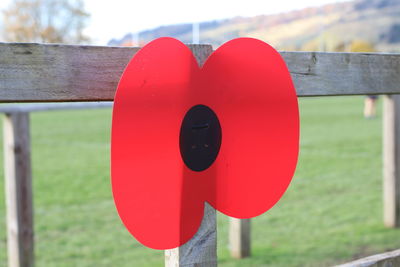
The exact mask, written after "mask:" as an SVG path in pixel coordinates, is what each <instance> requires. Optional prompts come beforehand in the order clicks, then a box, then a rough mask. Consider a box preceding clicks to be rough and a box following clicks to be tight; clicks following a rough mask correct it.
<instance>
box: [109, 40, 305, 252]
mask: <svg viewBox="0 0 400 267" xmlns="http://www.w3.org/2000/svg"><path fill="white" fill-rule="evenodd" d="M111 144H112V152H111V167H112V173H111V174H112V190H113V195H114V200H115V205H116V207H117V210H118V213H119V215H120V217H121V219H122V221H123V223H124V224H125V226H126V228H127V229H128V230H129V232H130V233H131V234H132V235H133V236H134V237H135V238H136V239H137V240H139V241H140V242H141V243H143V244H144V245H146V246H148V247H151V248H155V249H170V248H175V247H177V246H180V245H182V244H184V243H185V242H187V241H188V240H189V239H190V238H191V237H192V236H193V235H194V234H195V233H196V231H197V229H198V228H199V226H200V223H201V220H202V217H203V211H204V202H208V203H209V204H211V205H212V206H213V207H214V208H215V209H217V210H218V211H220V212H222V213H224V214H226V215H228V216H231V217H236V218H250V217H254V216H257V215H260V214H262V213H263V212H265V211H267V210H268V209H270V208H271V207H272V206H274V205H275V203H276V202H277V201H278V200H279V199H280V198H281V196H282V195H283V193H284V192H285V190H286V188H287V187H288V185H289V183H290V181H291V179H292V176H293V174H294V171H295V168H296V164H297V157H298V150H299V112H298V105H297V97H296V92H295V88H294V86H293V83H292V80H291V78H290V74H289V72H288V69H287V67H286V65H285V62H284V61H283V59H282V58H281V56H280V55H279V53H278V52H277V51H275V50H274V49H273V48H272V47H271V46H269V45H268V44H266V43H264V42H262V41H259V40H256V39H250V38H239V39H235V40H232V41H229V42H227V43H225V44H224V45H222V46H221V47H220V48H218V49H217V50H216V51H215V52H214V53H213V54H212V55H211V56H210V57H209V58H208V60H207V61H206V63H205V64H204V66H203V67H202V68H200V67H199V66H198V64H197V62H196V59H195V58H194V56H193V54H192V53H191V51H190V50H189V49H188V48H187V47H186V46H185V45H184V44H183V43H181V42H180V41H178V40H175V39H172V38H160V39H157V40H155V41H153V42H151V43H149V44H148V45H146V46H145V47H143V48H142V49H141V50H140V51H139V52H138V53H137V54H136V55H135V56H134V57H133V59H132V60H131V61H130V63H129V64H128V66H127V68H126V69H125V72H124V74H123V75H122V78H121V80H120V82H119V85H118V90H117V93H116V95H115V99H114V108H113V118H112V140H111Z"/></svg>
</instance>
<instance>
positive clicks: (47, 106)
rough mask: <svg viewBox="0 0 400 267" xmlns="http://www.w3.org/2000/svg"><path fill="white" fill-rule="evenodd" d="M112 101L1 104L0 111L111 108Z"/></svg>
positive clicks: (20, 111) (25, 111)
mask: <svg viewBox="0 0 400 267" xmlns="http://www.w3.org/2000/svg"><path fill="white" fill-rule="evenodd" d="M112 106H113V102H76V103H33V104H16V105H13V104H2V105H0V113H28V112H37V111H50V110H76V109H98V108H111V107H112Z"/></svg>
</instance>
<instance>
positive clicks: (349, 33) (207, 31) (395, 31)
mask: <svg viewBox="0 0 400 267" xmlns="http://www.w3.org/2000/svg"><path fill="white" fill-rule="evenodd" d="M161 36H171V37H175V38H177V39H179V40H181V41H183V42H185V43H190V42H191V41H192V25H191V24H178V25H169V26H162V27H159V28H155V29H151V30H146V31H142V32H140V33H139V37H140V43H141V45H142V44H144V43H147V42H149V41H151V40H153V39H155V38H158V37H161ZM244 36H247V37H255V38H258V39H261V40H264V41H266V42H268V43H270V44H271V45H273V46H274V47H276V48H278V49H280V50H294V51H296V50H307V51H315V50H320V51H337V50H338V49H342V50H343V47H344V48H345V49H344V50H346V47H347V44H350V43H351V42H352V41H354V40H362V41H364V42H368V43H370V44H372V45H373V46H374V47H375V49H376V50H378V51H385V52H400V0H355V1H350V2H342V3H335V4H329V5H325V6H320V7H313V8H306V9H302V10H296V11H291V12H288V13H282V14H276V15H262V16H256V17H248V18H244V17H236V18H232V19H225V20H219V21H208V22H202V23H200V40H201V43H211V44H213V45H214V46H219V45H221V44H222V43H224V42H226V41H228V40H230V39H232V38H236V37H244ZM108 44H109V45H112V46H116V45H131V44H132V35H131V34H130V33H129V34H127V35H125V36H124V37H123V38H121V39H119V40H118V39H113V40H111V41H110V42H109V43H108Z"/></svg>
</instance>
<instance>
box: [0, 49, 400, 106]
mask: <svg viewBox="0 0 400 267" xmlns="http://www.w3.org/2000/svg"><path fill="white" fill-rule="evenodd" d="M203 46H205V45H189V47H190V48H191V49H192V51H195V50H196V49H197V50H199V48H201V47H203ZM200 50H201V49H200ZM137 51H138V48H128V47H101V46H70V45H49V44H46V45H45V44H21V43H19V44H18V43H0V102H45V101H47V102H51V101H54V102H57V101H111V100H113V97H114V92H115V89H116V87H117V83H118V80H119V78H120V76H121V74H122V72H123V70H124V68H125V66H126V64H127V63H128V62H129V60H130V59H131V57H132V56H133V55H134V54H135V53H136V52H137ZM195 53H198V52H195ZM282 56H283V58H284V59H285V61H286V63H287V65H288V67H289V70H290V72H291V74H292V77H293V80H294V83H295V86H296V89H297V94H298V95H299V96H322V95H364V94H393V93H400V86H399V84H400V75H399V73H400V54H364V53H316V52H282ZM171 64H172V63H171Z"/></svg>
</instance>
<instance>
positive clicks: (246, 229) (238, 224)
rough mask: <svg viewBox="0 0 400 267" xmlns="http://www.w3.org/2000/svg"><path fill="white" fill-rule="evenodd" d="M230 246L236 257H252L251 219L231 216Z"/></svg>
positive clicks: (232, 253) (233, 255)
mask: <svg viewBox="0 0 400 267" xmlns="http://www.w3.org/2000/svg"><path fill="white" fill-rule="evenodd" d="M229 248H230V251H231V256H232V257H233V258H236V259H241V258H246V257H250V254H251V221H250V219H236V218H229Z"/></svg>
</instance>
